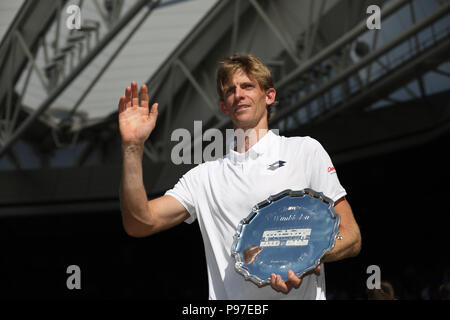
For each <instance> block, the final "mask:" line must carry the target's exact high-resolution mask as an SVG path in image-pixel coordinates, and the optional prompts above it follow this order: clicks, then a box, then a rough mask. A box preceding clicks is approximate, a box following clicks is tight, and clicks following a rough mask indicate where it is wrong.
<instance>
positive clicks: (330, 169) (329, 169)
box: [328, 167, 336, 173]
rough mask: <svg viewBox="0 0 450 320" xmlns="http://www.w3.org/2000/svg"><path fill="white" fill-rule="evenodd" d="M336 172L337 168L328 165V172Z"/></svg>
mask: <svg viewBox="0 0 450 320" xmlns="http://www.w3.org/2000/svg"><path fill="white" fill-rule="evenodd" d="M332 172H336V169H334V167H328V173H332Z"/></svg>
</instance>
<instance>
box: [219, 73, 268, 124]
mask: <svg viewBox="0 0 450 320" xmlns="http://www.w3.org/2000/svg"><path fill="white" fill-rule="evenodd" d="M275 94H276V92H275V89H273V88H270V89H269V90H267V91H264V90H263V89H262V88H261V87H260V86H259V84H258V82H257V81H256V80H255V79H253V78H249V77H248V76H247V74H246V73H245V72H243V71H242V70H241V69H239V70H237V71H236V72H235V73H234V75H233V77H232V78H231V80H230V82H229V83H228V84H227V85H226V86H225V88H224V101H220V108H221V109H222V111H223V112H224V113H225V114H226V115H229V116H230V117H231V121H232V122H233V124H234V126H235V128H242V129H244V130H247V129H249V128H257V127H259V128H261V127H267V105H269V104H272V103H273V102H274V101H275Z"/></svg>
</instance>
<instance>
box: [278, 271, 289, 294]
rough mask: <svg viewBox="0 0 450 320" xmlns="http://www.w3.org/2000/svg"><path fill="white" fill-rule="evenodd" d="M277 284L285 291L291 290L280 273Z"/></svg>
mask: <svg viewBox="0 0 450 320" xmlns="http://www.w3.org/2000/svg"><path fill="white" fill-rule="evenodd" d="M275 286H276V287H277V288H278V289H279V290H280V291H281V292H284V293H288V292H289V288H288V286H287V284H286V282H284V281H283V279H281V276H280V275H277V279H276V281H275Z"/></svg>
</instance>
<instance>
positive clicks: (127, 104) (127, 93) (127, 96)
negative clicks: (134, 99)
mask: <svg viewBox="0 0 450 320" xmlns="http://www.w3.org/2000/svg"><path fill="white" fill-rule="evenodd" d="M129 107H131V88H130V87H127V88H126V89H125V109H126V108H129Z"/></svg>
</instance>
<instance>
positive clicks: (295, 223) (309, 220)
mask: <svg viewBox="0 0 450 320" xmlns="http://www.w3.org/2000/svg"><path fill="white" fill-rule="evenodd" d="M339 222H340V217H339V215H338V214H336V212H335V211H334V202H333V200H331V199H330V198H328V197H326V196H325V195H324V194H323V193H319V192H316V191H314V190H312V189H303V190H299V191H292V190H285V191H282V192H280V193H278V194H276V195H273V196H270V197H269V198H268V199H267V200H264V201H262V202H260V203H258V204H256V205H255V206H254V207H253V208H252V211H251V213H250V215H249V216H248V217H247V218H245V219H243V220H242V221H241V222H240V223H239V225H238V227H237V231H236V234H235V235H234V241H233V246H232V248H231V253H232V255H233V257H234V259H235V269H236V271H237V272H239V273H240V274H242V275H243V276H244V278H245V279H246V280H251V281H252V282H254V283H255V284H257V285H258V286H263V285H265V284H269V283H270V275H271V274H272V273H275V274H279V275H281V277H282V279H283V281H287V280H288V276H287V274H288V271H289V270H292V271H294V272H295V274H296V275H297V276H298V277H300V276H302V275H303V274H305V273H307V272H309V271H311V270H313V269H315V268H316V267H317V266H318V265H319V264H320V259H321V258H322V257H323V256H324V255H325V253H327V252H328V251H330V250H331V249H333V247H334V244H335V241H336V237H337V234H338V232H339Z"/></svg>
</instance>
